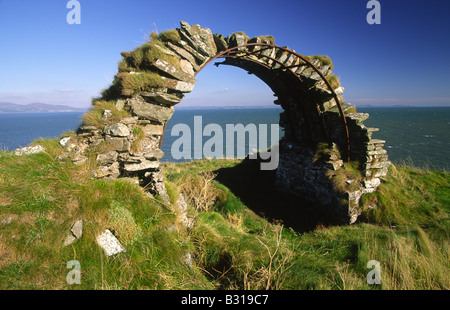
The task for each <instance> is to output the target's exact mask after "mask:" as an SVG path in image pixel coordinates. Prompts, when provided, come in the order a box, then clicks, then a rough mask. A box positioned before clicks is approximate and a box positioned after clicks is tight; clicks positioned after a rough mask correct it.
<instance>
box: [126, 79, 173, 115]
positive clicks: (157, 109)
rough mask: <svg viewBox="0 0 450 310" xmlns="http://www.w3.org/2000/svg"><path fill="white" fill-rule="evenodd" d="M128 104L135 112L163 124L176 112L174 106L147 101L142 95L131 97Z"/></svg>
mask: <svg viewBox="0 0 450 310" xmlns="http://www.w3.org/2000/svg"><path fill="white" fill-rule="evenodd" d="M180 83H181V82H180ZM127 104H128V105H129V106H130V108H131V111H132V113H133V114H135V115H137V116H139V117H141V118H144V119H147V120H152V121H156V122H159V123H161V124H164V123H165V122H167V121H168V120H169V119H170V118H171V117H172V114H173V112H175V110H174V109H173V108H169V107H165V106H160V105H156V104H151V103H148V102H145V101H144V100H143V99H142V98H141V97H133V98H130V99H128V101H127Z"/></svg>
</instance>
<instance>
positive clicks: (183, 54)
mask: <svg viewBox="0 0 450 310" xmlns="http://www.w3.org/2000/svg"><path fill="white" fill-rule="evenodd" d="M180 24H181V26H180V28H179V29H178V28H177V29H174V30H170V31H166V32H163V33H160V34H159V35H156V34H152V38H151V40H150V41H149V42H147V43H145V44H143V45H142V46H140V47H138V48H136V49H135V50H133V51H131V52H123V53H122V56H123V59H122V61H121V62H120V63H119V71H118V73H117V75H116V76H115V79H114V81H113V83H112V85H111V86H110V87H109V88H108V89H106V90H105V91H103V93H102V96H101V97H100V98H98V99H95V100H93V106H92V109H91V111H90V112H88V113H87V114H86V115H85V117H84V120H83V123H82V125H81V126H80V127H79V128H78V130H77V135H76V136H74V137H72V138H71V139H73V141H72V142H68V141H66V142H67V143H66V146H67V148H68V149H70V156H71V158H72V160H73V161H74V162H75V163H77V164H83V163H88V164H91V165H92V163H91V162H92V161H94V162H95V163H96V164H95V165H92V169H93V170H94V172H93V173H94V175H95V176H96V177H97V178H109V179H115V178H119V177H120V178H128V179H130V180H134V181H135V182H139V183H140V184H141V185H142V186H145V187H146V188H147V189H148V190H149V192H150V193H152V194H157V195H160V196H161V197H163V198H164V199H167V193H166V190H165V187H164V182H163V176H162V172H161V168H160V163H159V160H160V159H161V158H162V157H163V155H164V154H163V152H162V151H161V150H160V147H161V142H162V137H163V134H164V130H165V125H166V123H167V121H168V120H169V119H170V118H171V116H172V114H173V113H174V106H175V105H176V104H177V103H179V102H180V101H181V100H182V99H183V97H184V94H185V93H189V92H191V91H192V90H193V88H194V85H195V82H196V78H195V76H196V74H197V73H198V72H199V71H200V70H202V68H204V67H205V66H206V65H208V64H209V63H211V62H213V61H214V60H216V59H218V58H223V59H224V61H223V62H220V63H215V64H216V65H217V66H218V65H231V66H236V67H239V68H242V69H244V70H246V71H247V72H248V73H250V74H253V75H255V76H257V77H258V78H260V79H261V80H263V81H264V82H265V83H266V84H267V85H268V86H269V87H270V88H271V89H272V90H273V93H274V96H275V97H276V98H277V99H276V100H275V101H274V103H275V104H277V105H280V106H281V107H282V108H283V110H284V112H283V113H281V115H280V126H281V127H283V128H284V131H285V135H284V137H283V139H282V140H281V141H280V144H279V150H280V159H279V166H278V169H277V173H276V175H277V177H276V184H274V186H276V187H277V189H278V190H279V191H281V192H289V193H293V194H295V195H300V196H303V197H306V198H308V199H310V200H312V201H315V202H317V203H318V204H319V205H321V206H323V207H325V208H327V210H329V211H330V212H335V213H336V216H337V217H339V219H341V220H342V221H343V222H346V223H353V222H354V221H355V220H356V218H357V216H358V215H359V214H360V208H359V202H360V198H361V196H362V195H363V194H365V193H369V192H373V191H375V190H376V188H377V187H378V185H379V184H380V178H383V177H384V176H385V175H386V173H387V170H388V166H389V165H390V162H389V161H388V157H387V152H386V151H385V150H384V149H383V144H384V141H381V140H375V139H372V132H373V131H375V130H376V129H375V128H366V127H365V126H364V124H363V121H364V120H365V119H367V118H368V116H369V115H368V114H364V113H357V112H356V109H355V107H354V106H352V105H350V104H345V103H344V101H343V99H342V94H343V88H342V87H341V86H340V84H339V80H338V79H337V77H336V76H335V75H333V74H332V73H331V71H332V69H333V65H332V63H331V61H330V59H329V58H328V57H326V56H303V55H300V54H298V53H297V52H295V51H293V50H291V49H288V48H287V47H280V46H277V45H275V44H274V38H273V37H271V36H260V37H255V38H251V39H250V38H248V37H247V36H246V35H245V34H244V33H240V32H238V33H233V34H231V35H228V36H227V37H224V36H223V35H220V34H212V32H211V30H210V29H208V28H202V27H200V26H199V25H194V26H190V25H189V24H188V23H186V22H181V23H180ZM93 159H94V160H93Z"/></svg>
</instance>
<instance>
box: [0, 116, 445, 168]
mask: <svg viewBox="0 0 450 310" xmlns="http://www.w3.org/2000/svg"><path fill="white" fill-rule="evenodd" d="M357 110H358V112H364V113H369V114H370V117H369V118H368V119H367V120H366V121H364V124H365V125H366V126H367V127H376V128H379V129H380V130H379V131H378V132H375V133H374V138H378V139H382V140H385V141H386V144H385V147H384V148H385V149H386V150H387V151H388V155H389V159H390V160H391V161H392V162H393V163H394V164H402V163H406V164H408V165H413V166H417V167H423V168H430V169H438V170H447V171H448V170H449V168H450V165H449V159H450V136H449V133H450V107H433V108H409V107H401V108H363V107H361V108H357ZM281 111H282V110H281V109H277V108H248V109H246V108H239V109H235V108H230V109H224V108H220V109H179V110H176V112H175V113H174V115H173V116H172V118H171V120H170V121H169V122H168V124H167V128H166V132H165V135H164V140H163V144H162V150H163V151H164V153H165V156H164V158H163V159H162V161H170V162H175V161H178V160H175V159H174V158H172V156H171V147H172V145H173V143H174V142H175V141H176V140H177V139H179V136H175V135H172V128H173V126H175V125H177V124H186V125H188V127H189V128H191V130H192V132H191V134H192V135H193V134H194V133H193V129H194V125H193V124H194V116H202V125H203V128H204V126H206V125H208V124H212V123H213V124H218V125H220V126H221V127H222V129H223V133H224V135H225V132H226V124H243V125H244V126H245V125H247V124H255V125H256V126H258V125H259V124H267V125H268V126H267V128H268V130H269V131H268V136H269V137H270V124H278V122H279V114H280V112H281ZM81 117H82V113H79V112H66V113H12V114H0V150H14V149H15V148H18V147H23V146H27V145H28V144H29V143H31V142H32V141H34V140H36V139H38V138H54V137H59V136H61V134H63V133H64V132H67V131H74V130H75V129H76V128H77V127H78V126H79V124H80V122H81ZM280 135H282V132H281V133H280ZM208 139H209V137H204V138H203V142H205V141H207V140H208ZM268 142H269V143H270V141H268ZM252 148H253V146H248V145H247V150H252Z"/></svg>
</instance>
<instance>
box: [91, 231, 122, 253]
mask: <svg viewBox="0 0 450 310" xmlns="http://www.w3.org/2000/svg"><path fill="white" fill-rule="evenodd" d="M97 244H98V245H99V246H100V247H101V248H102V249H103V250H105V253H106V255H107V256H111V255H115V254H117V253H120V252H126V250H125V248H124V247H123V246H122V245H121V244H120V242H119V240H117V238H116V237H114V235H113V234H112V232H111V231H109V229H106V230H105V231H104V232H103V233H102V234H100V235H99V236H98V237H97Z"/></svg>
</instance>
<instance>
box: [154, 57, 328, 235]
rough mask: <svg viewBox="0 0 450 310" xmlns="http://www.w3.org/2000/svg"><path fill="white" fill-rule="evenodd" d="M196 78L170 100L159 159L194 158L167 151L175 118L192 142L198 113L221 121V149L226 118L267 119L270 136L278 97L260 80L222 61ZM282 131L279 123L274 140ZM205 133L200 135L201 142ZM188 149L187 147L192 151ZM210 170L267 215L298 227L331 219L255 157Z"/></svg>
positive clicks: (231, 120)
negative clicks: (282, 188) (282, 185)
mask: <svg viewBox="0 0 450 310" xmlns="http://www.w3.org/2000/svg"><path fill="white" fill-rule="evenodd" d="M196 79H197V82H196V85H195V87H194V90H193V91H192V92H191V93H189V94H186V96H185V98H184V99H183V100H182V101H181V102H180V103H179V104H178V105H176V106H175V113H174V114H173V115H172V118H171V119H170V120H169V122H168V123H167V127H166V131H165V134H164V139H163V143H162V145H161V149H162V151H163V152H164V154H165V155H164V157H163V158H162V159H161V162H186V161H191V160H195V159H193V158H192V159H191V160H183V159H181V160H175V159H173V158H172V156H171V147H172V144H173V143H174V141H175V140H177V139H178V138H179V136H172V135H171V131H172V128H173V126H175V125H177V124H180V123H182V124H186V125H188V127H189V128H190V129H191V143H192V147H194V145H193V135H194V116H202V123H203V124H202V125H203V128H204V126H206V125H207V124H210V123H216V124H219V125H220V126H221V127H222V131H223V135H224V146H223V148H224V153H225V148H226V145H225V132H226V128H225V125H226V124H238V123H242V124H243V125H244V126H245V125H247V124H250V123H253V124H255V125H256V126H257V127H258V125H259V124H261V123H263V124H268V129H269V131H268V133H267V134H268V139H270V124H279V121H280V113H282V112H283V109H282V108H281V107H279V106H277V105H275V104H274V103H273V102H274V100H276V99H277V97H275V96H274V95H273V91H272V90H271V89H270V87H269V86H268V85H266V84H265V83H264V82H263V81H262V80H260V79H259V78H258V77H256V76H254V75H249V74H247V72H246V71H245V70H243V69H241V68H237V67H233V66H226V65H222V66H220V67H219V68H216V67H215V66H213V65H212V64H210V65H209V66H207V67H205V68H204V69H203V70H202V71H201V72H199V73H198V74H197V76H196ZM257 106H259V108H256V107H257ZM243 107H246V108H243ZM258 134H259V132H258ZM283 135H284V132H283V129H282V128H281V127H280V135H279V139H278V140H280V139H281V138H282V137H283ZM209 138H210V137H203V143H205V141H206V140H208V139H209ZM248 140H249V137H248V134H247V135H246V147H245V150H246V152H245V156H247V155H248V153H249V152H248V151H249V147H248ZM267 142H268V143H269V144H268V145H269V146H270V143H272V141H270V140H269V141H267ZM277 142H279V141H277ZM277 142H276V143H277ZM251 149H252V147H250V150H251ZM260 151H262V150H260ZM193 154H194V152H193V151H191V156H193ZM235 156H236V147H235ZM215 172H216V173H217V177H216V180H217V181H219V182H220V183H222V184H224V185H225V186H227V187H228V188H229V189H230V190H231V191H232V192H233V194H234V195H236V196H237V197H238V198H239V199H240V200H241V201H242V202H243V203H244V204H245V205H246V206H247V207H248V208H250V209H251V210H252V211H254V212H255V213H256V214H258V215H260V216H263V217H265V218H267V219H268V220H270V221H277V222H281V223H283V224H284V225H285V226H286V227H291V228H293V229H294V230H296V231H298V232H304V231H311V230H314V229H315V228H316V227H317V226H318V225H329V224H334V221H333V220H332V219H331V218H328V217H327V216H326V214H324V213H323V212H322V211H320V210H319V209H318V208H317V206H316V205H315V204H314V203H311V202H309V201H308V200H306V199H304V198H302V197H298V196H294V195H292V194H286V193H281V192H278V191H277V190H276V188H275V185H274V183H275V178H276V170H267V171H263V170H261V169H260V161H259V160H256V159H247V158H246V159H244V160H243V162H242V163H241V164H239V165H237V166H235V167H232V168H221V169H218V170H216V171H215Z"/></svg>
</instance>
